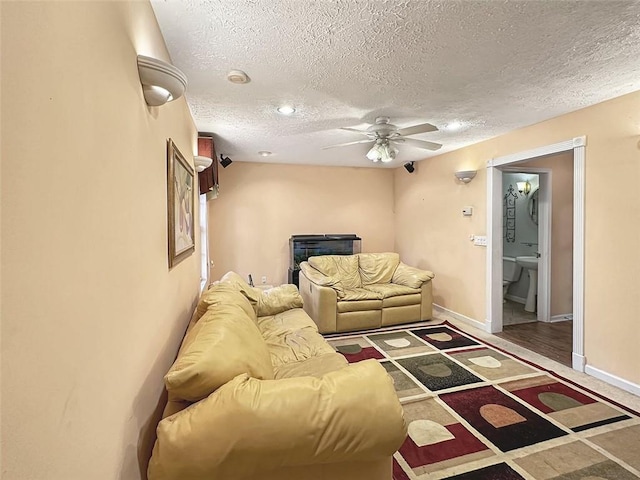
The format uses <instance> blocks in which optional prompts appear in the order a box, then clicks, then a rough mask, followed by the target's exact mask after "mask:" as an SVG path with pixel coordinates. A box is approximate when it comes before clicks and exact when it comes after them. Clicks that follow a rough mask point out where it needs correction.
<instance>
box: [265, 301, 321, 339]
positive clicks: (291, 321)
mask: <svg viewBox="0 0 640 480" xmlns="http://www.w3.org/2000/svg"><path fill="white" fill-rule="evenodd" d="M258 328H259V329H260V333H261V334H262V336H263V337H265V338H268V337H270V336H272V335H282V334H283V333H286V332H288V331H291V330H300V329H302V328H311V329H313V330H316V331H317V330H318V326H317V325H316V324H315V322H314V321H313V320H311V317H309V315H307V314H306V312H305V311H304V310H302V309H301V308H294V309H291V310H287V311H285V312H281V313H278V314H276V315H268V316H264V317H259V318H258Z"/></svg>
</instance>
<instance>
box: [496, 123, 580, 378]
mask: <svg viewBox="0 0 640 480" xmlns="http://www.w3.org/2000/svg"><path fill="white" fill-rule="evenodd" d="M586 144H587V138H586V136H581V137H575V138H571V139H568V140H565V141H562V142H558V143H554V144H551V145H544V146H541V147H538V148H534V149H531V150H526V151H523V152H518V153H514V154H510V155H505V156H502V157H496V158H493V159H491V160H490V161H488V162H487V271H486V283H487V285H486V286H487V291H486V302H487V321H486V323H485V324H484V325H485V328H489V329H490V330H489V331H490V332H491V333H496V332H500V331H502V278H501V277H502V198H501V193H502V171H503V170H509V167H511V166H516V164H517V163H521V162H525V161H527V160H531V159H533V158H540V157H544V156H547V155H553V154H556V153H561V152H568V151H572V152H573V189H574V194H573V359H572V365H573V368H574V369H575V370H578V371H581V372H584V371H585V370H584V369H585V357H584V215H585V211H584V209H585V205H584V202H585V195H584V192H585V148H586ZM546 319H548V316H547V317H546Z"/></svg>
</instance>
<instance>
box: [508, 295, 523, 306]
mask: <svg viewBox="0 0 640 480" xmlns="http://www.w3.org/2000/svg"><path fill="white" fill-rule="evenodd" d="M504 298H506V299H507V300H511V301H512V302H516V303H521V304H522V305H526V304H527V299H526V298H524V297H516V296H515V295H511V294H510V293H507V294H506V295H505V296H504Z"/></svg>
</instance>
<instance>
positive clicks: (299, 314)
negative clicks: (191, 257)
mask: <svg viewBox="0 0 640 480" xmlns="http://www.w3.org/2000/svg"><path fill="white" fill-rule="evenodd" d="M301 306H302V298H301V297H300V295H299V293H298V290H297V288H296V287H295V285H283V286H281V287H276V288H274V289H271V290H267V291H264V292H261V291H258V290H256V289H253V288H252V287H249V286H248V285H247V284H246V283H245V282H244V281H243V280H242V278H241V277H240V276H238V275H237V274H234V273H232V272H230V273H229V274H227V275H225V277H223V279H222V281H220V282H217V283H216V284H214V285H213V286H212V287H211V288H210V289H209V290H207V291H206V292H205V293H204V294H203V295H202V297H201V299H200V301H199V303H198V306H197V309H196V311H195V312H194V315H193V318H192V320H191V322H190V324H189V327H188V330H187V333H186V335H185V337H184V340H183V342H182V345H181V347H180V350H179V352H178V356H177V358H176V360H175V362H174V364H173V365H172V366H171V368H170V370H169V372H168V373H167V375H166V376H165V385H166V388H167V390H168V393H169V402H168V404H167V406H166V408H165V411H164V415H163V419H162V420H161V422H160V423H159V425H158V427H157V440H156V444H155V446H154V449H153V455H152V457H151V460H150V463H149V468H148V478H149V480H250V479H251V480H255V479H258V478H259V479H261V480H276V479H277V480H294V479H295V480H299V479H301V478H304V479H305V480H325V479H329V478H331V479H335V480H347V479H349V480H365V479H366V480H390V479H391V469H392V463H391V462H392V455H393V453H394V452H395V451H396V450H397V449H398V448H399V447H400V445H401V444H402V442H403V441H404V439H405V437H406V424H405V422H404V417H403V411H402V407H401V405H400V403H399V401H398V398H397V396H396V393H395V390H394V387H393V383H392V380H391V378H390V377H389V375H388V374H387V373H386V371H385V369H384V368H383V367H382V366H381V365H380V364H379V363H378V362H377V361H374V360H366V361H363V362H359V363H355V364H351V365H349V364H348V363H347V361H346V360H345V358H344V357H343V356H342V355H340V354H338V353H336V352H335V351H334V349H333V348H332V347H331V346H329V344H327V343H326V342H325V340H324V339H323V338H322V336H321V335H320V334H319V333H318V331H317V327H316V325H315V323H313V321H312V320H311V319H310V318H309V316H308V315H307V314H306V313H305V312H304V310H303V309H302V308H300V307H301Z"/></svg>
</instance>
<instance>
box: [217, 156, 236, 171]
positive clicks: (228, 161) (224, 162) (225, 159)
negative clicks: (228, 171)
mask: <svg viewBox="0 0 640 480" xmlns="http://www.w3.org/2000/svg"><path fill="white" fill-rule="evenodd" d="M232 163H233V161H232V160H231V159H230V158H229V157H225V156H224V155H222V154H220V165H222V168H227V167H228V166H229V165H231V164H232Z"/></svg>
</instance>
